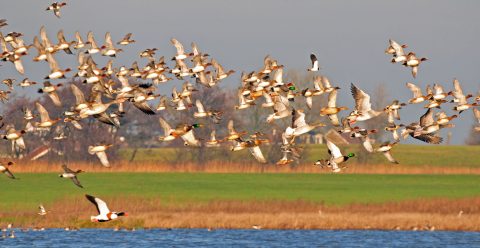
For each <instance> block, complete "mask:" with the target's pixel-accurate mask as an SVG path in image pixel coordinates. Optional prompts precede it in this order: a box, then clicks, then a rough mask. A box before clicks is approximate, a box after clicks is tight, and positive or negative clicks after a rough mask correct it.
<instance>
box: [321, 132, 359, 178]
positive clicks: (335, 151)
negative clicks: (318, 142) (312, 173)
mask: <svg viewBox="0 0 480 248" xmlns="http://www.w3.org/2000/svg"><path fill="white" fill-rule="evenodd" d="M327 147H328V154H330V158H329V159H327V160H317V162H315V165H319V166H321V167H323V166H327V167H332V171H333V172H335V173H338V172H340V171H341V168H340V167H338V166H339V165H340V164H342V163H344V162H346V161H347V160H348V159H350V158H352V157H354V156H355V154H354V153H349V154H348V155H347V156H344V155H342V152H341V151H340V148H338V146H336V145H335V144H334V143H333V142H332V141H330V140H328V139H327Z"/></svg>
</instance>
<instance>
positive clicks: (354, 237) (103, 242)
mask: <svg viewBox="0 0 480 248" xmlns="http://www.w3.org/2000/svg"><path fill="white" fill-rule="evenodd" d="M15 236H16V237H15V238H5V239H2V238H0V247H117V248H120V247H480V233H476V232H446V231H435V232H429V231H416V232H414V231H357V230H346V231H345V230H342V231H322V230H253V229H252V230H220V229H219V230H213V231H208V230H206V229H172V230H168V229H149V230H136V231H133V232H132V231H125V230H120V231H113V230H111V229H81V230H79V231H65V230H63V229H47V230H45V231H28V232H22V231H20V230H18V229H15Z"/></svg>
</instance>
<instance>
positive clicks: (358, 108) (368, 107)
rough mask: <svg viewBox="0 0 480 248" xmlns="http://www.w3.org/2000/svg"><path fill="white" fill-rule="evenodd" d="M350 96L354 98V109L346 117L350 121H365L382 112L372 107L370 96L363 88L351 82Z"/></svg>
mask: <svg viewBox="0 0 480 248" xmlns="http://www.w3.org/2000/svg"><path fill="white" fill-rule="evenodd" d="M350 89H351V92H352V96H353V98H354V99H355V110H354V111H353V112H352V113H350V115H349V116H348V117H347V118H348V120H349V121H350V122H351V123H355V122H356V121H365V120H369V119H371V118H374V117H377V116H379V115H380V114H381V113H382V112H380V111H375V110H373V109H372V103H371V102H370V96H369V95H368V94H367V93H365V92H364V91H363V90H361V89H359V88H358V87H356V86H355V85H354V84H353V83H352V84H351V88H350Z"/></svg>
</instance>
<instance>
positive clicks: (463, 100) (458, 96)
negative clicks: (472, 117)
mask: <svg viewBox="0 0 480 248" xmlns="http://www.w3.org/2000/svg"><path fill="white" fill-rule="evenodd" d="M453 87H454V90H453V91H452V94H453V97H455V100H456V102H457V106H455V107H453V110H455V111H458V112H459V114H461V113H462V112H463V111H465V110H467V109H469V108H471V107H473V106H478V103H477V102H474V103H471V104H469V103H468V102H467V96H465V95H464V94H463V90H462V87H461V86H460V82H459V81H458V80H457V79H454V80H453ZM471 96H472V95H468V97H471Z"/></svg>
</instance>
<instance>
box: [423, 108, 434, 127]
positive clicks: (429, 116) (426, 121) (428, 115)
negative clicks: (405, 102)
mask: <svg viewBox="0 0 480 248" xmlns="http://www.w3.org/2000/svg"><path fill="white" fill-rule="evenodd" d="M434 122H435V121H434V120H433V110H432V108H429V109H428V110H427V112H425V114H423V115H422V117H420V126H422V127H428V126H430V125H432V124H433V123H434Z"/></svg>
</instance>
